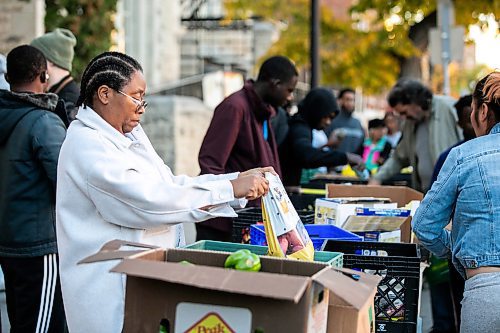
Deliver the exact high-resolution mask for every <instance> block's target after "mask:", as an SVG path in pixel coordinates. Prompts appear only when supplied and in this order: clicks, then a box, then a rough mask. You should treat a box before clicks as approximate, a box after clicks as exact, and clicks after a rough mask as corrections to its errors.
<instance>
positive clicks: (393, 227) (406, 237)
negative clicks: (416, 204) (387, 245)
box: [342, 215, 412, 243]
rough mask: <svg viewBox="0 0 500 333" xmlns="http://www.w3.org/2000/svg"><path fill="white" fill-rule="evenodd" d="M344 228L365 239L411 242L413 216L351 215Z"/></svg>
mask: <svg viewBox="0 0 500 333" xmlns="http://www.w3.org/2000/svg"><path fill="white" fill-rule="evenodd" d="M342 228H343V229H345V230H348V231H351V232H353V233H355V234H357V235H360V236H363V237H364V241H373V242H396V243H400V242H403V243H411V241H412V238H411V237H412V234H411V217H409V216H408V217H398V216H357V215H352V216H349V217H348V218H347V220H346V222H345V223H344V225H343V226H342Z"/></svg>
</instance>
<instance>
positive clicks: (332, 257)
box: [185, 240, 343, 268]
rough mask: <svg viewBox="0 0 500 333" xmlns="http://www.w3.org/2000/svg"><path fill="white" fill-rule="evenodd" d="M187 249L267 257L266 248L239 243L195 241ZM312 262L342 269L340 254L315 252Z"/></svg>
mask: <svg viewBox="0 0 500 333" xmlns="http://www.w3.org/2000/svg"><path fill="white" fill-rule="evenodd" d="M185 248H187V249H193V250H208V251H221V252H236V251H238V250H241V249H247V250H250V251H252V253H255V254H257V255H261V256H264V255H267V246H260V245H250V244H239V243H226V242H217V241H210V240H202V241H197V242H196V243H193V244H190V245H187V246H185ZM314 261H318V262H321V263H325V264H328V265H330V266H333V267H338V268H342V265H343V254H342V253H340V252H327V251H315V252H314Z"/></svg>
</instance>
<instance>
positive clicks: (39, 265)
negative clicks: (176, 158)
mask: <svg viewBox="0 0 500 333" xmlns="http://www.w3.org/2000/svg"><path fill="white" fill-rule="evenodd" d="M6 78H7V81H8V82H9V84H10V89H11V91H8V90H0V230H1V232H0V266H1V267H2V270H3V272H4V275H5V294H6V301H7V312H8V315H9V321H10V326H11V332H64V329H65V325H66V320H65V316H64V309H63V304H62V297H61V288H60V283H59V274H58V261H59V259H58V256H57V246H56V231H55V222H56V221H55V188H56V173H57V172H56V171H57V160H58V157H59V150H60V148H61V145H62V142H63V140H64V137H65V135H66V128H65V126H64V124H63V122H62V121H61V119H60V118H59V117H58V116H57V115H56V114H55V113H54V111H55V108H56V104H57V96H56V95H55V94H45V93H44V91H45V90H46V88H47V83H48V81H49V76H48V74H47V60H46V59H45V57H44V56H43V54H42V53H41V52H40V51H39V50H37V49H36V48H34V47H32V46H29V45H22V46H19V47H16V48H14V49H13V50H12V51H10V53H9V54H8V55H7V75H6Z"/></svg>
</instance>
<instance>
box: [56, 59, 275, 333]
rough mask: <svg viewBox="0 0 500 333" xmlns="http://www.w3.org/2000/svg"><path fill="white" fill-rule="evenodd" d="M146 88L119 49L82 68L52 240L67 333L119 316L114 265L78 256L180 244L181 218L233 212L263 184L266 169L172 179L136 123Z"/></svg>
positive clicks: (103, 327) (114, 323)
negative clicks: (119, 243) (119, 245)
mask: <svg viewBox="0 0 500 333" xmlns="http://www.w3.org/2000/svg"><path fill="white" fill-rule="evenodd" d="M145 93H146V82H145V79H144V75H143V73H142V68H141V66H140V64H139V63H138V62H137V61H136V60H134V59H133V58H131V57H130V56H127V55H125V54H122V53H118V52H105V53H103V54H101V55H98V56H97V57H95V58H94V59H93V60H92V61H91V62H90V63H89V65H88V66H87V68H86V69H85V71H84V73H83V77H82V83H81V88H80V97H79V99H78V105H79V110H78V114H77V116H76V120H74V121H73V122H72V124H71V126H70V127H69V129H68V133H67V137H66V140H65V141H64V143H63V145H62V148H61V153H60V158H59V166H58V173H57V176H58V184H57V204H56V218H57V223H56V225H57V236H58V243H57V245H58V248H59V253H60V258H61V262H60V270H61V286H62V293H63V299H64V306H65V309H66V313H67V320H68V328H69V331H70V332H72V333H75V332H76V333H78V332H106V333H114V332H116V333H118V332H121V331H122V326H123V319H124V305H125V289H124V283H125V277H124V276H122V275H120V274H113V273H109V270H110V269H111V268H112V267H113V266H114V265H116V261H107V262H101V263H94V264H87V265H78V264H77V263H78V261H80V260H81V259H83V258H85V257H87V256H89V255H91V254H93V253H96V252H97V251H98V250H99V249H100V248H101V247H102V246H103V244H105V243H106V242H108V241H111V240H113V239H122V240H126V241H131V242H139V243H146V244H150V245H157V246H161V247H167V248H168V247H176V246H180V245H183V243H184V231H183V229H182V224H181V222H200V221H204V220H207V219H210V218H213V217H235V216H236V214H235V212H234V210H233V208H232V207H231V205H238V206H240V207H242V206H243V205H242V204H245V201H246V200H254V199H256V198H259V197H261V196H262V195H263V194H265V193H267V191H268V189H269V186H268V183H267V181H266V179H265V178H264V177H263V173H264V172H266V171H269V172H274V170H273V168H271V167H266V168H258V169H253V170H249V171H245V172H241V173H231V174H222V175H217V176H215V175H210V174H208V175H203V176H199V177H187V176H174V175H173V174H172V172H171V170H170V168H169V167H168V166H166V165H165V164H164V163H163V161H162V159H161V158H160V157H159V156H158V155H157V153H156V152H155V151H154V149H153V147H152V145H151V143H150V141H149V139H148V137H147V136H146V134H145V132H144V131H143V129H142V127H141V125H140V119H141V116H142V114H144V112H145V110H146V108H147V105H148V104H147V102H146V101H145V100H144V95H145Z"/></svg>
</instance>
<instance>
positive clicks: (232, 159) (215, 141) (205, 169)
mask: <svg viewBox="0 0 500 333" xmlns="http://www.w3.org/2000/svg"><path fill="white" fill-rule="evenodd" d="M297 79H298V72H297V69H296V68H295V66H294V64H293V63H292V62H291V61H290V60H289V59H288V58H286V57H282V56H275V57H271V58H269V59H267V60H266V61H265V62H264V63H263V64H262V66H261V67H260V71H259V75H258V77H257V81H252V80H249V81H247V82H246V83H245V85H244V87H243V88H242V89H241V90H239V91H237V92H235V93H234V94H232V95H230V96H228V97H227V98H226V99H224V100H223V101H222V102H221V103H220V104H219V105H218V106H217V108H216V109H215V111H214V116H213V118H212V122H211V123H210V127H209V128H208V131H207V134H206V135H205V138H204V140H203V143H202V145H201V148H200V154H199V156H198V161H199V163H200V168H201V173H202V174H206V173H212V174H222V173H228V172H237V171H240V172H241V171H245V170H248V169H252V168H256V167H264V166H272V167H274V170H276V172H277V173H278V174H280V175H281V168H280V164H279V157H278V150H277V145H276V141H275V138H274V133H273V130H272V127H271V126H270V124H269V119H270V118H271V117H273V116H274V115H275V108H277V107H279V106H282V105H285V104H286V103H287V102H290V101H291V100H292V99H293V90H294V89H295V86H296V85H297ZM249 205H250V206H251V205H253V206H259V205H260V201H258V202H250V203H249ZM196 231H197V237H196V238H197V240H202V239H210V240H218V241H231V232H232V219H229V218H216V219H212V220H208V221H206V222H201V223H196Z"/></svg>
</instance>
